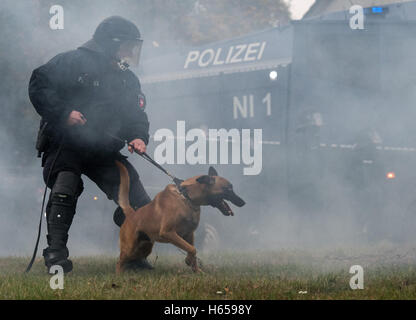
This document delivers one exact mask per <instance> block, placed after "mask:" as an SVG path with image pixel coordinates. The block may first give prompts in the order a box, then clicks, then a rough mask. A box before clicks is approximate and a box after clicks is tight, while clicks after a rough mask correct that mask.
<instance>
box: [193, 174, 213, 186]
mask: <svg viewBox="0 0 416 320" xmlns="http://www.w3.org/2000/svg"><path fill="white" fill-rule="evenodd" d="M196 181H198V182H199V183H201V184H214V183H215V179H214V178H213V177H210V176H207V175H203V176H200V177H199V178H197V179H196Z"/></svg>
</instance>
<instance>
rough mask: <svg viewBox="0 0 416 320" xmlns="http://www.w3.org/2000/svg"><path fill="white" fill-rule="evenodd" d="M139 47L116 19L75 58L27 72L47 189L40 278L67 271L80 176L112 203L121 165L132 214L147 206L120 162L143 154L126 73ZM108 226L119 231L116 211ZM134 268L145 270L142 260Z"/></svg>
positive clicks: (142, 133)
mask: <svg viewBox="0 0 416 320" xmlns="http://www.w3.org/2000/svg"><path fill="white" fill-rule="evenodd" d="M142 42H143V40H142V39H141V36H140V32H139V30H138V28H137V27H136V26H135V24H134V23H132V22H130V21H128V20H126V19H124V18H122V17H118V16H113V17H109V18H107V19H105V20H104V21H103V22H101V23H100V24H99V26H98V27H97V29H96V31H95V33H94V35H93V38H92V39H91V40H89V41H88V42H86V43H85V44H84V45H82V46H81V47H79V48H78V49H77V50H73V51H69V52H65V53H61V54H59V55H57V56H55V57H54V58H52V59H51V60H50V61H49V62H48V63H46V64H45V65H43V66H41V67H39V68H37V69H36V70H34V71H33V74H32V77H31V79H30V84H29V96H30V100H31V102H32V104H33V106H34V107H35V109H36V111H37V112H38V113H39V115H40V116H41V117H42V120H41V128H42V129H43V130H42V134H41V138H42V139H43V141H45V137H46V142H44V143H42V144H41V145H42V146H41V150H40V151H41V152H43V156H42V167H43V168H44V169H43V178H44V181H45V183H47V186H48V187H49V188H51V195H50V198H49V201H48V204H47V208H46V219H47V242H48V247H47V248H46V249H44V251H43V257H44V259H45V265H46V267H47V268H48V271H49V269H50V267H51V266H53V265H60V266H62V267H63V270H64V272H69V271H71V270H72V262H71V260H69V259H68V256H69V251H68V249H67V247H66V244H67V240H68V230H69V228H70V226H71V223H72V220H73V217H74V214H75V209H76V204H77V199H78V197H79V196H80V194H81V193H82V190H83V182H82V180H81V175H82V174H85V175H86V176H87V177H89V178H90V179H91V180H92V181H94V182H95V183H96V184H97V185H98V187H99V188H100V189H101V190H102V191H103V192H105V193H106V195H107V197H108V198H109V199H112V200H114V201H115V202H116V203H117V199H118V188H119V179H120V178H119V171H118V168H117V166H116V164H115V161H116V160H118V161H121V162H123V163H124V165H125V166H126V167H127V169H128V170H129V173H130V184H131V186H130V202H131V204H132V206H133V207H135V208H139V207H141V206H144V205H145V204H147V203H149V202H150V199H149V196H148V195H147V193H146V191H145V190H144V188H143V186H142V184H141V182H140V180H139V176H138V174H137V172H136V170H135V169H134V168H133V166H132V165H131V164H130V163H129V162H128V161H127V160H126V158H127V157H125V156H123V155H121V153H120V150H121V149H122V148H123V146H124V143H123V142H122V141H120V140H118V139H117V138H115V137H118V138H121V139H122V140H125V141H127V142H129V145H130V146H129V151H130V152H133V151H137V152H139V153H142V152H145V151H146V145H147V143H148V141H149V122H148V118H147V115H146V113H145V110H144V109H145V97H144V95H143V93H142V92H141V88H140V82H139V79H138V78H137V77H136V76H135V74H134V73H133V72H132V71H130V70H129V66H130V65H137V64H138V63H139V57H140V51H141V46H142ZM114 221H115V223H116V224H117V225H119V226H121V224H122V223H123V221H124V214H123V212H122V210H121V208H120V207H118V208H117V209H116V211H115V213H114ZM136 266H137V267H138V268H152V267H151V266H150V264H148V263H147V261H146V260H142V261H137V262H136Z"/></svg>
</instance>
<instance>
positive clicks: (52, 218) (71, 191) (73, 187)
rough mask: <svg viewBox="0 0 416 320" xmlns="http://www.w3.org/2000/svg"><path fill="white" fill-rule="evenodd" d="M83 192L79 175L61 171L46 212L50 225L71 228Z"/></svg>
mask: <svg viewBox="0 0 416 320" xmlns="http://www.w3.org/2000/svg"><path fill="white" fill-rule="evenodd" d="M82 190H83V185H82V180H81V178H80V177H79V176H78V175H76V174H75V173H73V172H71V171H61V172H60V173H59V174H58V176H57V178H56V181H55V184H54V185H53V187H52V191H51V195H50V198H49V203H48V206H47V212H46V216H47V221H48V223H52V224H65V225H69V226H70V225H71V223H72V218H73V216H74V214H75V208H76V204H77V200H78V197H79V195H80V194H81V193H82Z"/></svg>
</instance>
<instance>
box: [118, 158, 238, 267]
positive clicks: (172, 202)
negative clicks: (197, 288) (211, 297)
mask: <svg viewBox="0 0 416 320" xmlns="http://www.w3.org/2000/svg"><path fill="white" fill-rule="evenodd" d="M116 164H117V166H118V168H119V170H120V190H119V201H118V202H119V205H120V207H121V208H122V209H123V212H124V214H125V216H126V219H125V220H124V223H123V225H122V226H121V229H120V259H119V261H118V263H117V273H121V272H123V271H125V270H128V269H134V263H135V261H136V262H137V261H140V260H142V259H144V258H146V257H147V256H148V255H149V254H150V253H151V251H152V248H153V244H154V242H155V241H158V242H162V243H172V244H173V245H175V246H177V247H178V248H180V249H182V250H185V251H186V252H187V256H186V259H185V263H186V264H187V265H188V266H191V268H192V270H193V271H194V272H200V271H201V270H200V269H199V267H198V263H197V259H196V249H195V246H194V231H195V230H196V228H197V227H198V224H199V218H200V212H201V206H205V205H211V206H213V207H216V208H218V209H219V210H220V211H221V212H222V213H223V214H224V215H225V216H233V215H234V213H233V211H232V210H231V208H230V206H229V205H228V204H227V203H226V202H225V200H229V201H231V202H232V203H233V204H235V205H236V206H238V207H242V206H243V205H244V204H245V202H244V200H243V199H241V198H240V197H239V196H237V195H236V194H235V193H234V191H233V186H232V184H231V183H230V182H229V181H227V180H226V179H224V178H222V177H220V176H218V174H217V172H216V170H215V169H214V168H213V167H210V168H209V172H208V175H200V176H195V177H192V178H189V179H187V180H185V181H183V182H182V183H181V184H180V186H179V188H180V189H179V188H178V187H177V186H176V185H174V184H169V185H168V186H166V188H165V189H164V190H163V191H161V192H159V193H158V194H157V195H156V197H155V198H154V199H153V201H152V202H150V203H149V204H147V205H145V206H143V207H141V208H139V209H137V210H134V209H133V208H132V207H131V206H130V203H129V196H128V195H129V174H128V171H127V169H126V167H125V166H124V165H123V164H122V163H121V162H118V161H116Z"/></svg>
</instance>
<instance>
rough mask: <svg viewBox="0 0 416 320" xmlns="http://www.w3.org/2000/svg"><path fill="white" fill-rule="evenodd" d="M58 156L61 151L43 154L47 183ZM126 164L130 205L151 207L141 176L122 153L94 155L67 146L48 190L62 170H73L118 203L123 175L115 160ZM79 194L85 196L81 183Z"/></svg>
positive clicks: (61, 154) (60, 154) (44, 177)
mask: <svg viewBox="0 0 416 320" xmlns="http://www.w3.org/2000/svg"><path fill="white" fill-rule="evenodd" d="M56 154H57V148H53V149H51V150H48V151H47V152H45V154H44V155H43V159H42V164H43V167H44V169H43V179H44V181H45V183H46V182H47V178H48V175H49V172H50V170H51V167H52V164H53V162H54V159H55V157H56ZM116 160H117V161H120V162H121V163H123V164H124V165H125V166H126V168H127V170H128V172H129V175H130V192H129V197H130V204H131V206H132V207H133V208H134V209H137V208H140V207H142V206H144V205H146V204H148V203H149V202H150V201H151V199H150V197H149V196H148V194H147V193H146V190H145V189H144V187H143V185H142V183H141V181H140V178H139V175H138V173H137V171H136V170H135V168H134V167H133V166H132V165H131V163H130V162H129V161H128V160H127V157H126V156H123V155H122V154H121V153H119V152H116V153H110V154H99V153H91V152H88V153H87V152H81V151H77V150H75V149H71V148H67V147H65V146H63V147H62V149H61V150H60V152H59V154H58V157H57V158H56V161H55V164H54V166H53V168H52V172H51V175H50V177H49V181H48V187H49V188H52V187H53V185H54V183H55V180H56V177H57V175H58V173H59V172H61V171H71V172H73V173H75V174H77V175H79V176H80V177H81V175H86V176H87V177H88V178H90V179H91V180H92V181H94V182H95V183H96V184H97V186H98V187H99V188H100V189H101V190H102V191H103V192H104V193H105V194H106V195H107V197H108V199H110V200H114V202H115V203H117V204H118V192H119V186H120V173H119V169H118V167H117V166H116V163H115V161H116ZM80 181H81V182H80V186H79V192H78V193H79V194H78V196H79V195H80V194H81V193H82V191H83V189H84V187H83V182H82V180H80Z"/></svg>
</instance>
